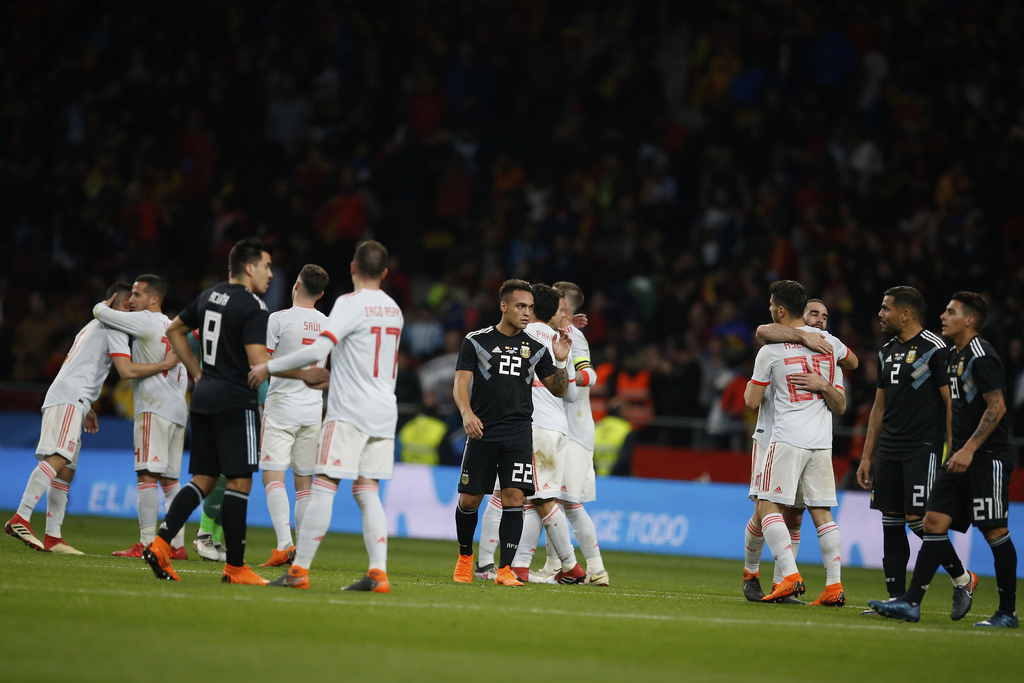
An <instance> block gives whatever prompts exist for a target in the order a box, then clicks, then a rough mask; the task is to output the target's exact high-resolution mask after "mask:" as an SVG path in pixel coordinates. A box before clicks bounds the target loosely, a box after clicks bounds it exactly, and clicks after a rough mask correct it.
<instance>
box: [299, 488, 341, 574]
mask: <svg viewBox="0 0 1024 683" xmlns="http://www.w3.org/2000/svg"><path fill="white" fill-rule="evenodd" d="M337 492H338V485H337V484H332V483H331V482H329V481H325V480H324V479H320V478H316V479H314V480H313V488H312V492H311V494H310V497H309V507H308V508H306V514H305V516H304V517H303V518H302V528H300V529H299V542H298V543H297V544H296V545H295V561H294V562H292V564H293V565H294V566H296V567H300V568H301V569H309V566H310V565H311V564H312V563H313V558H314V557H315V556H316V551H317V550H319V549H320V542H321V541H323V540H324V536H325V535H326V534H327V529H328V527H330V526H331V515H332V514H333V512H334V495H335V494H336V493H337Z"/></svg>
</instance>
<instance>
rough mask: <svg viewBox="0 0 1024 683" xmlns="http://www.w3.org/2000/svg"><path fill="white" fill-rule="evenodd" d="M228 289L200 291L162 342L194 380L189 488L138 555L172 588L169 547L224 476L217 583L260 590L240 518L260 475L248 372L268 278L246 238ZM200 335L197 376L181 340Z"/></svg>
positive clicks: (262, 248) (258, 354)
mask: <svg viewBox="0 0 1024 683" xmlns="http://www.w3.org/2000/svg"><path fill="white" fill-rule="evenodd" d="M228 268H229V272H228V281H227V282H222V283H219V284H217V285H214V286H213V287H211V288H209V289H207V290H206V291H204V292H203V293H202V294H200V295H199V296H198V297H196V298H195V299H194V300H193V301H192V302H190V303H189V304H188V305H187V306H185V308H184V309H183V310H182V311H181V313H180V314H178V317H177V318H175V319H174V320H173V321H171V324H170V326H169V327H168V328H167V339H168V341H169V342H170V344H171V347H172V348H173V349H174V352H175V353H177V354H178V357H179V358H180V359H181V361H182V362H183V363H185V367H186V369H187V370H188V372H189V374H190V375H192V376H193V377H195V378H196V386H195V389H194V390H193V391H192V405H191V415H192V457H191V460H190V462H189V472H190V473H191V474H192V480H191V481H189V483H188V484H186V485H185V486H184V487H182V489H181V491H180V492H179V493H178V495H177V496H175V497H174V501H173V502H172V503H171V506H170V508H169V509H168V510H167V514H166V516H165V517H164V521H163V523H162V524H161V525H160V528H159V530H158V531H157V536H156V538H155V539H154V540H153V542H152V543H150V544H149V545H148V546H147V547H146V549H145V550H144V551H143V553H142V558H143V560H145V561H146V563H147V564H148V565H149V566H150V567H151V568H152V569H153V573H154V575H156V577H157V578H158V579H172V580H175V581H177V580H179V579H178V575H177V574H176V573H175V572H174V568H173V566H172V565H171V557H170V553H171V546H170V543H171V540H172V539H173V538H174V537H175V536H176V535H177V533H178V531H179V530H181V527H183V526H184V525H185V520H187V519H188V517H189V515H191V514H192V511H193V510H195V509H196V508H197V507H199V504H200V503H202V502H203V497H204V496H206V495H207V494H209V493H210V491H212V490H213V488H214V486H216V485H217V480H218V479H219V478H220V475H221V474H223V475H224V476H225V477H226V478H227V490H226V492H225V494H224V505H223V510H222V516H223V521H224V542H225V545H226V553H227V562H226V563H225V565H224V573H223V574H222V575H221V581H223V582H224V583H241V584H251V585H265V584H266V583H267V581H266V579H264V578H262V577H260V576H258V575H257V574H255V573H253V572H252V570H250V569H249V568H247V567H246V566H245V535H246V523H245V517H246V511H247V509H248V503H249V491H250V489H251V487H252V473H253V472H255V471H256V470H257V469H258V467H259V438H260V435H259V429H258V428H257V423H258V420H257V414H256V411H257V408H258V406H257V404H256V391H255V390H253V389H250V388H249V385H248V373H249V367H250V366H251V365H257V364H259V363H263V362H266V359H267V347H266V341H267V307H266V304H264V303H263V300H262V299H260V296H262V295H263V294H265V293H266V292H267V288H268V287H269V286H270V279H271V278H272V277H273V272H272V271H271V265H270V247H269V246H268V245H267V244H266V243H264V242H262V241H261V240H259V239H256V238H254V237H247V238H245V239H243V240H240V241H239V242H237V243H236V244H235V246H234V247H232V248H231V253H230V254H229V255H228ZM196 328H201V330H202V332H201V334H200V337H201V341H202V358H203V365H202V368H200V366H199V362H198V361H197V360H196V358H195V357H194V356H193V355H192V354H191V353H190V352H189V343H188V335H189V333H190V332H191V331H192V330H194V329H196Z"/></svg>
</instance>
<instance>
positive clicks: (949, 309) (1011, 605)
mask: <svg viewBox="0 0 1024 683" xmlns="http://www.w3.org/2000/svg"><path fill="white" fill-rule="evenodd" d="M986 313H987V307H986V305H985V300H984V299H983V298H982V297H981V295H979V294H976V293H974V292H957V293H956V294H954V295H953V298H952V300H950V302H949V304H948V305H947V306H946V311H945V312H944V313H943V314H942V318H941V319H942V336H943V337H945V338H946V339H948V340H949V341H950V342H952V344H953V347H952V348H950V349H949V351H948V353H947V355H946V363H945V372H946V377H947V381H948V382H949V394H950V398H951V400H952V412H953V417H952V423H953V435H952V436H953V445H952V448H951V451H952V453H953V454H952V456H950V457H949V459H948V460H946V463H945V468H944V469H941V470H939V472H938V476H937V477H936V480H935V486H934V487H933V488H932V493H931V496H930V497H929V499H928V511H927V512H926V513H925V516H924V543H923V544H922V545H921V551H920V552H919V553H918V555H917V566H916V567H915V568H914V576H913V578H911V581H910V589H909V590H908V591H907V592H906V593H905V594H904V595H903V596H902V597H900V598H899V599H898V600H894V601H884V600H871V601H869V602H868V605H869V606H870V607H872V608H874V609H875V610H877V611H878V613H879V614H882V615H883V616H887V617H892V618H894V619H902V620H904V621H919V620H920V618H921V600H923V599H924V593H925V590H927V588H928V584H929V583H931V580H932V577H933V576H934V575H935V572H936V570H937V569H938V567H939V564H941V562H942V559H943V558H944V557H947V556H948V555H949V551H950V546H951V544H950V542H949V536H948V530H949V528H950V527H951V526H953V524H954V523H955V522H956V521H957V520H958V519H960V518H962V517H963V516H964V515H969V518H970V521H971V523H973V524H974V526H976V527H978V529H979V530H980V531H981V533H982V535H983V536H984V537H985V540H986V541H988V544H989V546H990V547H991V548H992V556H993V559H994V560H995V570H996V587H997V589H998V591H999V608H998V609H997V610H996V612H995V614H993V615H992V616H991V617H989V618H988V619H985V620H984V621H979V622H977V623H976V624H975V626H985V627H1001V628H1017V626H1018V622H1017V606H1016V605H1017V551H1016V549H1015V548H1014V547H1013V541H1012V540H1010V532H1009V529H1007V509H1008V499H1009V483H1010V471H1011V470H1012V469H1013V452H1012V450H1011V449H1010V438H1009V429H1008V427H1007V425H1006V420H1005V419H1003V416H1004V415H1005V414H1006V403H1005V400H1006V399H1005V396H1004V391H1005V384H1006V382H1005V373H1004V370H1003V363H1002V361H1001V360H1000V359H999V356H998V355H997V354H996V352H995V349H994V348H993V347H992V345H991V344H989V343H988V342H987V341H985V340H984V339H982V338H981V337H979V336H978V330H980V329H981V327H982V326H983V325H984V323H985V315H986Z"/></svg>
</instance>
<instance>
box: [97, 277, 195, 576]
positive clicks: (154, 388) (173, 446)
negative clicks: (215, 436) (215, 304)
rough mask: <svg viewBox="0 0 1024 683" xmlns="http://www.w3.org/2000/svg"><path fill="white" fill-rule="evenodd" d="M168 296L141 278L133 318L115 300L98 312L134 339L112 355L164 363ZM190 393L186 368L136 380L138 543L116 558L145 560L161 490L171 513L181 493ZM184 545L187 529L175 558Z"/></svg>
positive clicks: (155, 282) (181, 556)
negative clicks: (166, 299)
mask: <svg viewBox="0 0 1024 683" xmlns="http://www.w3.org/2000/svg"><path fill="white" fill-rule="evenodd" d="M166 296H167V284H166V283H165V282H164V280H163V278H161V277H160V276H159V275H150V274H146V275H140V276H139V277H137V278H136V279H135V283H134V284H133V285H132V293H131V297H130V298H129V306H130V308H131V311H132V312H131V313H125V312H123V311H117V310H114V309H113V308H111V307H110V304H111V303H113V301H112V300H108V301H105V302H100V303H98V304H96V306H94V307H93V315H94V316H95V317H96V318H97V319H98V320H99V321H100V322H102V323H103V324H104V325H106V326H107V327H109V328H111V329H115V330H119V331H121V332H124V333H125V334H126V335H128V337H129V338H130V339H131V349H129V348H128V347H127V345H126V346H125V347H124V348H122V349H118V348H113V349H111V352H112V353H115V354H121V355H122V356H123V355H126V354H127V355H129V357H130V358H131V359H132V360H134V361H135V362H137V363H156V362H159V361H160V360H162V359H163V358H164V356H165V355H166V353H167V351H169V350H170V348H171V347H170V344H168V342H167V335H166V331H167V327H168V326H169V325H170V324H171V319H170V318H168V317H167V316H166V315H164V314H163V311H162V307H163V301H164V298H165V297H166ZM187 388H188V375H187V374H186V372H185V366H184V365H182V364H181V363H179V364H178V365H176V366H175V367H173V368H171V369H170V370H167V371H165V372H161V373H157V374H155V375H150V376H148V377H144V378H139V377H133V378H132V395H133V398H134V406H135V418H134V419H135V430H134V442H135V443H134V446H135V474H136V478H137V480H138V484H137V485H138V498H137V501H136V505H137V507H138V513H139V542H138V543H135V544H133V545H132V546H131V547H130V548H128V549H127V550H118V551H115V552H114V555H115V556H116V557H142V551H143V550H144V549H145V547H146V546H147V545H149V544H150V543H152V542H153V539H154V538H156V525H157V522H158V521H159V516H160V498H159V490H160V489H161V488H162V489H163V492H164V498H165V499H166V503H167V507H168V508H170V506H171V504H172V503H173V502H174V497H175V496H176V495H177V493H178V491H179V490H180V486H179V484H178V476H179V474H180V473H181V453H182V450H183V449H184V446H185V424H186V422H187V421H188V406H187V404H186V402H185V390H186V389H187ZM184 545H185V531H184V527H182V530H181V531H179V532H178V534H177V536H175V537H174V539H173V540H172V542H171V559H175V560H187V559H188V553H187V552H186V551H185V548H184Z"/></svg>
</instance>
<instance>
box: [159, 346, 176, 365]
mask: <svg viewBox="0 0 1024 683" xmlns="http://www.w3.org/2000/svg"><path fill="white" fill-rule="evenodd" d="M162 364H163V368H164V370H171V369H172V368H174V366H175V365H177V364H178V354H176V353H175V352H174V349H168V350H167V353H165V354H164V359H163V361H162Z"/></svg>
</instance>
